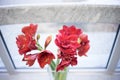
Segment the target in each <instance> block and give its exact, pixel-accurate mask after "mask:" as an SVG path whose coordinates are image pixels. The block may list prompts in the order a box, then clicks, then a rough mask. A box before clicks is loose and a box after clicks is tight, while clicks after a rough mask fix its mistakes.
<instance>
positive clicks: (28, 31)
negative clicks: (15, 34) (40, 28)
mask: <svg viewBox="0 0 120 80" xmlns="http://www.w3.org/2000/svg"><path fill="white" fill-rule="evenodd" d="M36 30H37V25H34V24H30V25H29V26H25V27H23V28H22V32H23V33H24V34H25V35H29V36H31V37H33V36H34V35H35V33H36Z"/></svg>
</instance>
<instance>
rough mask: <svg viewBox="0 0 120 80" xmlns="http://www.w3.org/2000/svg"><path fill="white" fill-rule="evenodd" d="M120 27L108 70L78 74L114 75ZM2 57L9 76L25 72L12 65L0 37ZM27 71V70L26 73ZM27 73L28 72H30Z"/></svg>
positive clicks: (119, 52) (118, 50)
mask: <svg viewBox="0 0 120 80" xmlns="http://www.w3.org/2000/svg"><path fill="white" fill-rule="evenodd" d="M119 48H120V25H119V28H118V31H117V36H116V39H115V42H114V46H113V50H112V53H111V54H112V55H111V57H110V60H109V63H108V66H107V69H94V70H93V69H92V70H91V69H87V70H86V69H84V70H82V69H81V70H79V71H77V72H80V73H89V72H91V73H106V74H112V73H114V71H115V69H116V67H117V63H118V61H119V58H120V49H119ZM0 51H1V52H0V56H1V59H2V61H3V63H4V65H5V68H6V69H7V72H8V73H9V74H15V73H16V72H17V73H19V72H20V73H21V72H24V70H23V71H19V70H16V69H15V67H14V66H13V64H12V61H11V58H10V56H9V54H8V50H7V49H6V45H5V43H4V41H3V39H2V36H1V35H0ZM26 71H27V70H25V72H26ZM29 71H30V72H39V71H38V70H34V71H32V70H30V69H29ZM29 71H27V72H29ZM71 71H72V72H76V71H74V70H71Z"/></svg>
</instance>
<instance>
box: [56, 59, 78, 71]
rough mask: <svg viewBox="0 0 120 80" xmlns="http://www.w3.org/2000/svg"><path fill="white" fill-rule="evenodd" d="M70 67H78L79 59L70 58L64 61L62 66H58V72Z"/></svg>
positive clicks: (61, 63)
mask: <svg viewBox="0 0 120 80" xmlns="http://www.w3.org/2000/svg"><path fill="white" fill-rule="evenodd" d="M69 65H72V66H73V65H77V57H68V58H64V59H62V61H61V62H60V64H58V65H57V68H56V71H60V70H64V69H65V68H66V67H68V66H69Z"/></svg>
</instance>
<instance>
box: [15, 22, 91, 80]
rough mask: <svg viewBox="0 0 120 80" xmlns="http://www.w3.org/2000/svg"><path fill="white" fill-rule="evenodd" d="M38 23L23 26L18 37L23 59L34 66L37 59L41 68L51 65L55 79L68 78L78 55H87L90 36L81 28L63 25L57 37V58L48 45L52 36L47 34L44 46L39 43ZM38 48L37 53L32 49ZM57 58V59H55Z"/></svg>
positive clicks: (17, 42) (63, 79)
mask: <svg viewBox="0 0 120 80" xmlns="http://www.w3.org/2000/svg"><path fill="white" fill-rule="evenodd" d="M37 28H38V25H34V24H30V25H28V26H24V27H23V28H22V30H21V31H22V34H20V35H18V36H17V37H16V44H17V47H18V49H19V50H18V52H19V54H20V55H24V57H23V60H22V61H26V65H29V66H32V65H33V64H34V62H35V61H36V60H37V62H38V64H39V66H40V68H44V67H45V65H47V64H48V65H49V68H50V69H51V74H52V76H53V80H66V76H67V67H68V66H70V65H71V66H75V65H77V63H78V61H77V57H78V56H77V55H79V56H80V57H81V56H87V55H86V52H87V51H88V50H89V48H90V45H89V40H88V36H87V35H86V34H84V33H83V31H82V30H81V29H78V28H76V27H75V26H73V25H72V26H66V25H63V28H62V29H60V30H59V31H58V34H56V38H55V40H54V41H55V44H56V46H57V47H58V49H57V53H56V54H57V58H55V55H54V54H53V52H52V50H48V49H47V47H48V45H49V44H50V42H51V40H52V36H51V35H50V36H47V37H46V40H45V43H44V47H42V45H41V44H40V43H39V40H40V34H37V36H35V35H36V32H37ZM33 50H38V52H37V53H32V52H31V51H33ZM54 59H56V60H54Z"/></svg>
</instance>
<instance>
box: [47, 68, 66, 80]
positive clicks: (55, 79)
mask: <svg viewBox="0 0 120 80" xmlns="http://www.w3.org/2000/svg"><path fill="white" fill-rule="evenodd" d="M48 73H49V78H50V80H67V73H68V69H64V70H63V71H58V72H56V71H55V70H54V71H53V70H51V68H50V67H49V68H48Z"/></svg>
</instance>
